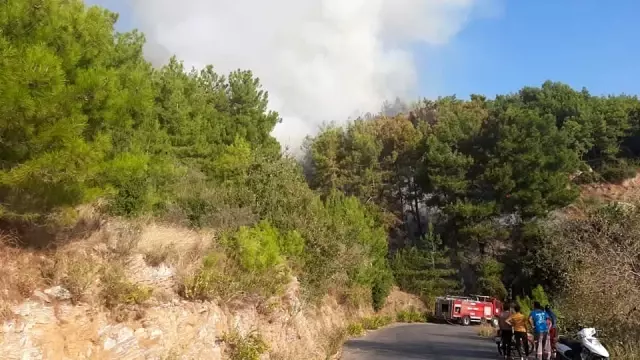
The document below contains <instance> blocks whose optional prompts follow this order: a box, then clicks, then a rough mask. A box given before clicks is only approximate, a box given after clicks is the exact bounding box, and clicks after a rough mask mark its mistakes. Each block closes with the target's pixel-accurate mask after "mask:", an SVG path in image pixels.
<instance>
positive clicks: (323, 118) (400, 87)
mask: <svg viewBox="0 0 640 360" xmlns="http://www.w3.org/2000/svg"><path fill="white" fill-rule="evenodd" d="M110 1H113V0H93V1H92V2H97V3H100V4H102V5H105V6H107V7H108V6H109V2H110ZM495 1H498V0H495ZM495 1H494V0H268V1H265V0H129V3H128V6H129V7H130V10H131V11H132V12H133V16H132V18H133V26H134V27H136V28H139V29H140V30H142V31H143V32H144V33H145V34H146V36H147V40H148V46H147V48H146V54H147V56H148V57H149V59H150V60H152V61H153V62H154V63H164V62H165V61H166V60H167V59H168V57H169V56H170V55H172V54H175V55H177V56H178V58H179V59H181V60H184V62H185V65H186V66H187V67H188V68H190V67H191V66H195V67H202V66H204V65H206V64H213V65H214V67H215V69H217V71H218V72H221V73H226V72H229V71H231V70H234V69H238V68H241V69H250V70H252V71H253V72H254V74H255V75H256V76H258V77H259V78H260V80H261V82H262V84H263V86H264V88H265V89H266V90H267V91H269V97H270V105H271V108H272V109H273V110H276V111H278V112H279V113H280V115H281V116H282V118H283V122H282V123H281V124H279V125H278V126H277V127H276V129H275V130H274V136H275V137H276V138H277V139H278V140H279V141H280V142H281V144H283V145H289V146H291V148H292V149H295V148H297V147H298V146H299V145H300V143H301V141H302V139H303V138H304V136H305V135H308V134H313V133H314V132H316V131H317V129H318V127H319V125H321V124H322V123H324V122H327V121H337V122H340V121H344V120H346V119H347V118H348V117H350V116H353V115H354V114H360V113H363V112H367V111H377V110H378V109H380V106H381V104H382V103H383V101H384V100H387V99H391V100H393V99H394V98H395V97H396V96H399V97H403V98H407V97H409V98H412V97H415V96H416V95H417V94H416V93H415V91H416V87H417V83H416V79H417V74H416V66H415V64H414V60H413V57H412V53H411V51H410V49H411V47H412V46H414V45H415V44H416V43H420V42H422V43H427V44H435V45H438V44H445V43H447V42H448V41H449V40H450V39H451V38H452V37H453V36H455V35H456V34H457V33H458V32H459V31H460V30H461V29H462V28H463V27H464V26H465V24H466V23H467V22H468V21H469V19H470V17H471V16H477V15H478V10H481V11H485V10H487V9H490V10H491V9H495V7H494V5H495V4H496V3H495ZM485 15H486V14H485Z"/></svg>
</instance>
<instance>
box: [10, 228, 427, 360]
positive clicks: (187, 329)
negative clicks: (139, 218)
mask: <svg viewBox="0 0 640 360" xmlns="http://www.w3.org/2000/svg"><path fill="white" fill-rule="evenodd" d="M214 235H215V234H213V233H210V232H209V233H207V232H195V231H191V230H188V229H178V228H173V227H166V226H162V225H157V224H153V223H147V224H137V225H134V224H129V223H122V222H116V221H107V222H104V221H102V222H101V225H100V226H99V227H97V228H96V229H95V231H92V232H91V233H90V234H88V236H86V237H85V238H84V239H83V240H81V241H74V242H69V243H67V244H66V245H65V246H63V247H61V248H59V249H57V250H56V251H52V252H47V253H44V252H36V251H27V250H23V249H17V248H14V247H11V246H9V245H5V246H3V247H2V248H1V249H0V256H1V257H2V259H1V260H2V263H3V268H2V270H1V272H2V273H1V274H0V279H1V280H0V286H1V287H2V289H1V290H2V292H1V293H0V314H1V315H2V320H3V324H2V330H1V331H0V337H1V339H2V342H1V343H0V353H1V354H2V358H3V359H55V360H59V359H224V358H227V356H228V355H225V353H226V351H227V350H229V348H230V347H234V346H235V347H238V346H248V347H250V346H258V345H259V344H256V343H255V342H254V343H251V341H252V340H251V339H253V337H252V336H251V335H252V334H259V335H260V338H261V339H263V340H264V342H265V344H267V345H268V349H269V350H267V351H266V352H265V354H264V355H263V356H262V358H267V359H283V360H284V359H326V358H327V356H328V355H330V354H328V352H330V351H331V349H333V348H335V344H331V343H330V342H331V341H332V339H331V338H330V336H328V334H332V333H333V332H334V331H335V329H340V328H344V327H345V326H346V325H347V324H349V323H350V321H352V320H353V319H356V318H359V317H363V316H368V315H371V310H368V309H367V308H366V307H359V308H358V307H354V306H349V305H348V304H344V303H342V304H341V303H339V302H338V301H337V300H336V299H337V297H335V296H334V297H332V296H327V297H326V298H325V299H324V301H323V302H322V303H321V304H320V305H314V306H312V305H310V304H305V303H304V302H303V300H302V297H301V294H300V287H299V284H298V282H297V281H296V280H295V279H293V280H292V281H291V283H290V284H289V285H288V286H287V288H286V291H284V294H283V295H282V296H279V297H274V298H272V299H269V300H268V301H258V300H256V299H252V298H246V297H243V296H241V294H239V296H237V297H236V299H234V300H229V301H226V302H225V303H224V304H222V303H221V302H219V301H218V302H207V301H186V300H184V299H183V298H182V297H180V296H179V295H178V292H179V286H178V284H179V282H180V279H181V277H183V276H185V274H188V273H189V271H191V270H192V269H193V268H194V266H197V265H198V264H200V263H201V258H202V256H203V253H202V252H203V249H205V248H206V247H207V245H208V244H210V243H211V241H214V240H213V238H214V237H215V236H214ZM5 240H7V239H5ZM116 263H117V264H121V267H119V268H113V264H116ZM107 275H108V276H107ZM105 304H107V305H108V306H105ZM409 306H415V307H418V308H423V304H422V303H421V302H420V300H419V299H417V298H415V297H414V296H411V295H408V294H404V293H401V292H399V291H398V290H397V289H394V291H393V292H392V294H391V296H390V297H389V300H388V302H387V305H386V307H385V309H384V310H383V313H385V314H393V315H395V313H396V312H397V311H398V310H400V309H405V308H407V307H409Z"/></svg>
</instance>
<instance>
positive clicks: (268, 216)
mask: <svg viewBox="0 0 640 360" xmlns="http://www.w3.org/2000/svg"><path fill="white" fill-rule="evenodd" d="M116 20H117V15H116V14H114V13H111V12H109V11H107V10H104V9H101V8H99V7H87V6H86V5H85V4H84V3H83V1H81V0H9V1H5V2H4V3H3V6H1V7H0V119H2V122H1V123H0V139H1V140H2V141H1V142H0V143H1V145H0V157H1V159H2V166H1V168H0V202H1V204H2V205H1V207H0V210H1V211H0V216H2V220H3V221H4V222H6V224H7V226H15V225H19V226H18V228H20V227H24V225H26V224H27V225H29V224H30V225H36V226H40V225H49V226H52V227H53V230H54V231H55V230H60V227H61V226H67V225H72V224H73V223H74V218H73V217H74V216H73V215H74V214H75V209H76V207H77V205H80V204H86V203H94V204H105V205H106V206H105V207H104V208H103V210H104V211H108V212H110V213H111V214H114V215H119V216H126V217H133V216H138V215H141V214H154V215H155V216H157V217H159V218H160V219H162V220H165V221H171V222H178V223H183V224H185V225H188V226H194V227H214V228H217V229H219V230H221V231H223V232H225V233H226V234H227V236H225V237H224V241H221V243H220V244H217V245H216V246H215V248H212V249H211V251H210V254H209V256H207V257H206V258H205V259H203V261H202V266H201V267H200V268H199V270H198V271H197V272H196V273H194V274H191V276H188V277H186V278H185V282H184V285H183V287H184V288H183V289H182V290H183V295H184V296H186V297H189V298H210V297H221V296H223V295H227V296H229V297H232V296H234V295H236V293H238V292H240V293H247V292H250V293H254V294H256V295H263V296H270V295H273V294H274V293H277V292H279V291H282V290H283V288H284V286H285V285H286V283H287V282H288V281H289V278H288V277H289V276H291V275H293V276H296V277H298V279H299V280H300V282H301V283H302V284H303V286H304V290H305V294H307V295H308V296H310V297H318V296H319V295H323V294H326V293H327V292H328V291H329V290H330V289H333V290H337V291H345V292H348V291H347V290H345V289H350V288H352V287H359V288H366V289H369V299H368V300H369V301H370V302H373V303H374V306H375V307H376V308H379V307H381V306H382V304H383V303H384V300H385V298H386V295H387V294H388V292H389V289H390V287H391V284H392V277H391V272H390V269H389V266H388V264H387V259H386V255H387V234H386V229H385V228H384V226H383V225H381V223H380V221H379V217H380V215H379V212H378V210H377V209H376V208H375V207H367V206H365V205H363V204H362V203H361V202H360V201H359V200H358V199H356V198H354V197H346V196H343V195H342V194H340V193H335V194H333V195H332V196H329V197H327V198H320V197H319V196H318V195H317V194H316V193H315V192H314V191H312V190H311V189H310V188H309V186H308V185H307V183H306V181H305V179H304V177H303V174H302V171H301V169H300V167H299V165H298V164H297V163H296V162H295V161H294V160H292V159H289V158H287V157H283V156H282V155H281V154H280V147H279V144H278V143H277V141H276V140H275V139H274V138H273V137H272V136H271V135H270V133H271V131H272V130H273V128H274V126H275V125H276V124H277V123H278V121H279V115H278V114H277V113H275V112H272V111H270V110H269V109H268V94H267V92H266V91H264V90H263V89H262V88H261V85H260V82H259V80H258V79H257V78H255V77H254V76H253V75H252V73H251V72H250V71H242V70H238V71H234V72H232V73H230V74H228V75H221V74H218V73H216V72H215V71H214V68H213V67H212V66H208V67H206V68H204V69H201V70H195V69H194V70H191V71H189V70H188V69H185V68H184V66H183V65H182V63H181V62H180V61H179V60H178V59H176V58H172V59H171V60H170V61H169V62H168V64H166V65H164V66H162V67H161V68H153V67H152V66H151V64H150V63H149V62H148V61H146V60H145V59H144V57H143V53H142V48H143V44H144V36H143V35H142V34H140V33H138V32H136V31H133V32H128V33H117V32H115V31H114V24H115V22H116ZM96 200H102V201H96Z"/></svg>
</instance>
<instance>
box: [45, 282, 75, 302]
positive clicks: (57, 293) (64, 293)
mask: <svg viewBox="0 0 640 360" xmlns="http://www.w3.org/2000/svg"><path fill="white" fill-rule="evenodd" d="M44 293H45V294H47V295H49V296H51V297H52V298H55V299H58V300H60V301H64V300H70V299H71V293H70V292H69V290H67V289H65V288H63V287H62V286H60V285H58V286H54V287H52V288H48V289H46V290H44Z"/></svg>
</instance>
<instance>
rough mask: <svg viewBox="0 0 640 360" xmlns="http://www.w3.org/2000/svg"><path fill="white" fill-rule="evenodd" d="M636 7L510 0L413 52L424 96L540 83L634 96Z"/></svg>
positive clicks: (630, 0) (639, 42)
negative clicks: (443, 41) (493, 13)
mask: <svg viewBox="0 0 640 360" xmlns="http://www.w3.org/2000/svg"><path fill="white" fill-rule="evenodd" d="M639 15H640V1H638V0H611V1H604V0H537V1H536V0H510V1H505V9H504V11H503V13H502V15H501V17H499V18H491V19H481V20H475V21H473V22H471V23H470V24H468V25H467V26H466V27H465V28H464V30H463V31H462V32H461V33H460V34H459V35H458V36H457V37H456V38H455V39H454V40H453V41H452V42H451V43H449V44H447V45H446V46H444V47H440V48H426V47H421V48H418V49H416V54H417V58H418V62H419V64H420V65H419V68H420V77H421V81H420V84H421V87H422V93H423V95H426V96H430V97H431V96H437V95H448V94H457V95H458V96H459V97H466V96H468V95H469V94H472V93H479V94H486V95H489V96H493V95H495V94H497V93H498V94H500V93H507V92H512V91H516V90H518V89H519V88H521V87H522V86H524V85H534V86H536V85H540V84H541V83H542V82H544V81H545V80H547V79H549V80H553V81H561V82H565V83H568V84H569V85H571V86H573V87H577V88H582V87H583V86H584V87H587V88H588V89H589V90H590V91H591V93H593V94H611V93H622V92H624V93H627V94H638V93H640V21H638V16H639Z"/></svg>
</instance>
